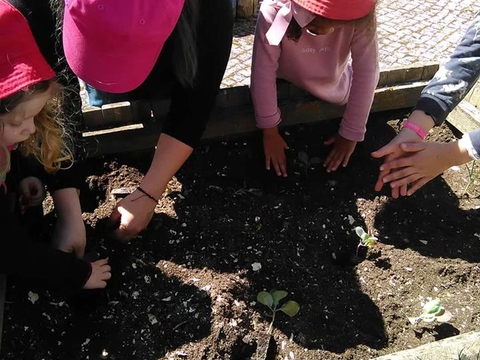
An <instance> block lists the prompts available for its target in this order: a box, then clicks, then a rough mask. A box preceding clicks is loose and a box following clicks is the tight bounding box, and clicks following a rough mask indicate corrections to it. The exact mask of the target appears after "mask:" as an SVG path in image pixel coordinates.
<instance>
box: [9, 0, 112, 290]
mask: <svg viewBox="0 0 480 360" xmlns="http://www.w3.org/2000/svg"><path fill="white" fill-rule="evenodd" d="M0 33H1V34H2V36H0V183H1V188H0V213H1V216H0V231H1V234H2V236H1V237H0V273H6V274H9V275H17V276H21V277H25V278H30V279H34V280H40V281H42V282H45V283H48V284H51V285H58V286H67V287H77V288H82V287H83V288H85V289H95V288H103V287H105V286H106V281H107V280H108V279H109V278H110V266H109V265H108V263H107V260H105V259H102V260H98V261H96V262H94V263H89V262H87V261H84V260H81V259H79V258H77V257H75V256H74V255H73V254H71V253H67V252H63V251H61V250H59V249H55V248H51V247H48V246H44V245H43V244H41V243H37V242H33V241H32V238H31V236H30V235H29V233H28V231H27V230H26V229H25V228H26V227H28V225H29V224H21V223H20V221H19V220H20V217H19V214H18V211H16V208H17V210H18V206H16V205H17V203H19V202H20V203H21V204H22V205H23V209H25V208H26V207H29V206H31V205H35V204H39V203H41V200H42V199H43V193H44V188H43V184H42V183H41V181H40V180H39V179H38V178H36V177H31V176H30V177H27V178H25V179H22V180H21V179H19V178H18V174H17V172H16V170H17V169H16V167H17V161H15V162H12V158H14V157H17V156H18V153H17V152H21V153H22V154H24V155H28V154H32V155H34V156H35V157H36V158H37V159H38V161H40V162H41V164H42V165H43V167H44V169H45V171H47V172H49V173H52V172H55V171H57V170H59V168H60V164H61V163H62V162H63V161H71V154H70V151H69V150H68V149H67V148H66V146H65V145H64V143H63V141H62V138H61V136H62V134H63V130H62V127H61V124H60V123H59V121H58V120H56V119H55V117H54V113H53V112H52V107H53V105H54V102H53V100H52V99H53V97H54V95H55V92H56V90H57V87H58V86H57V85H56V83H55V81H54V76H55V73H54V72H53V70H52V69H51V68H50V66H49V65H48V64H47V62H46V61H45V59H44V58H43V57H42V55H41V53H40V50H39V49H38V46H37V44H36V43H35V40H34V37H33V35H32V33H31V31H30V28H29V26H28V22H27V20H26V19H25V18H24V17H23V15H22V14H21V13H20V12H19V11H18V10H17V9H15V8H14V7H13V6H12V5H10V4H9V3H8V2H7V1H5V0H0ZM21 160H22V159H20V158H19V159H18V161H21ZM27 170H30V169H27ZM17 188H18V190H19V192H20V196H19V197H17V196H15V191H16V190H17ZM63 190H69V191H68V192H63ZM70 190H72V189H62V190H59V191H60V195H59V196H56V198H57V200H58V201H57V202H58V203H60V204H61V206H60V207H61V209H60V210H65V209H68V208H69V207H71V209H72V210H73V215H75V214H76V213H77V211H78V209H76V208H75V207H76V206H77V205H76V204H77V203H76V202H75V200H74V201H72V200H71V199H72V197H71V195H72V191H70ZM73 191H75V189H73ZM54 194H55V193H54ZM57 195H58V194H57ZM75 195H76V192H75ZM54 197H55V195H54ZM76 201H77V202H78V199H77V200H76ZM56 205H57V204H56ZM23 209H22V210H23ZM58 210H59V209H57V213H63V214H65V213H64V212H62V211H58ZM60 218H62V216H61V215H60ZM61 222H62V221H61ZM63 223H64V224H65V223H68V220H67V221H66V222H63ZM22 225H23V226H22ZM67 228H68V226H67ZM62 235H63V236H64V237H65V239H67V240H65V241H60V242H59V243H57V244H56V246H57V247H58V248H60V249H62V250H65V251H70V252H72V251H75V250H76V252H77V255H79V254H78V253H79V252H80V253H81V254H80V256H83V248H82V245H81V244H80V245H75V243H74V242H73V243H72V242H71V241H68V237H69V236H70V234H68V233H65V234H62ZM72 235H75V234H72ZM76 247H77V249H76Z"/></svg>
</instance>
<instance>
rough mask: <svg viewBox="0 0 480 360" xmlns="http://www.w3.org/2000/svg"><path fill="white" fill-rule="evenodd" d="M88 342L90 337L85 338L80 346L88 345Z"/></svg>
mask: <svg viewBox="0 0 480 360" xmlns="http://www.w3.org/2000/svg"><path fill="white" fill-rule="evenodd" d="M89 342H90V339H89V338H86V339H85V341H84V343H83V344H82V347H84V346H85V345H88V343H89Z"/></svg>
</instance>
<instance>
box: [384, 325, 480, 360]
mask: <svg viewBox="0 0 480 360" xmlns="http://www.w3.org/2000/svg"><path fill="white" fill-rule="evenodd" d="M479 358H480V331H472V332H468V333H465V334H460V335H457V336H452V337H449V338H446V339H443V340H439V341H435V342H432V343H428V344H425V345H421V346H419V347H417V348H414V349H408V350H404V351H399V352H396V353H393V354H389V355H384V356H380V357H377V358H375V360H414V359H435V360H451V359H479Z"/></svg>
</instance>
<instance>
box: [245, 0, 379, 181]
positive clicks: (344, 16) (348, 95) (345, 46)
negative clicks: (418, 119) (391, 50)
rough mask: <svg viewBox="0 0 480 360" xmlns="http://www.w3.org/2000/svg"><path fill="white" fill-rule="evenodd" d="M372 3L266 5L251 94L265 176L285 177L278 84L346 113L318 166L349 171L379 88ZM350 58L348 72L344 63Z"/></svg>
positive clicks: (313, 0) (327, 0)
mask: <svg viewBox="0 0 480 360" xmlns="http://www.w3.org/2000/svg"><path fill="white" fill-rule="evenodd" d="M374 8H375V0H336V1H331V0H293V1H290V0H265V1H264V2H263V3H262V5H261V7H260V13H259V16H258V21H257V27H256V31H255V41H254V46H253V58H252V78H251V92H252V99H253V105H254V108H255V119H256V124H257V126H258V127H259V128H260V129H262V131H263V146H264V152H265V161H266V168H267V170H270V166H271V165H273V168H274V170H275V172H276V174H277V175H278V176H287V169H286V162H285V150H286V149H288V146H287V144H286V142H285V141H284V139H283V138H282V136H281V135H280V134H279V132H278V125H279V124H280V121H281V113H280V110H279V109H278V106H277V90H276V79H277V78H282V79H285V80H288V81H290V82H291V83H293V84H294V85H296V86H298V87H300V88H303V89H305V90H307V91H309V92H310V93H311V94H312V95H314V96H316V97H318V98H320V99H322V100H325V101H328V102H330V103H332V104H336V105H345V104H346V110H345V114H344V116H343V119H342V122H341V124H340V129H339V131H338V134H337V135H336V136H334V137H332V138H330V139H328V140H327V141H325V144H326V145H333V149H332V150H331V151H330V153H329V155H328V156H327V158H326V160H325V161H324V164H323V165H324V166H325V167H326V170H327V171H328V172H330V171H335V170H336V169H337V168H338V167H339V166H340V165H341V166H344V167H345V166H347V164H348V161H349V159H350V156H351V154H352V153H353V151H354V149H355V146H356V143H357V142H358V141H363V139H364V134H365V125H366V122H367V119H368V114H369V112H370V108H371V105H372V101H373V95H374V91H375V88H376V86H377V83H378V78H379V70H378V49H377V39H376V22H375V14H374ZM350 58H351V60H352V61H351V65H349V60H350Z"/></svg>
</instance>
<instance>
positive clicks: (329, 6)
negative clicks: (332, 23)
mask: <svg viewBox="0 0 480 360" xmlns="http://www.w3.org/2000/svg"><path fill="white" fill-rule="evenodd" d="M293 1H294V2H295V3H297V4H298V5H300V6H301V7H303V8H304V9H306V10H308V11H310V12H312V13H314V14H316V15H320V16H323V17H325V18H327V19H331V20H342V21H349V20H356V19H360V18H362V17H364V16H367V15H368V14H369V13H370V12H371V11H372V10H373V8H374V6H375V2H376V1H375V0H293Z"/></svg>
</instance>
